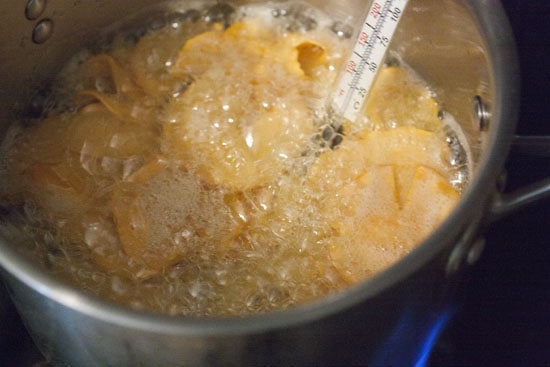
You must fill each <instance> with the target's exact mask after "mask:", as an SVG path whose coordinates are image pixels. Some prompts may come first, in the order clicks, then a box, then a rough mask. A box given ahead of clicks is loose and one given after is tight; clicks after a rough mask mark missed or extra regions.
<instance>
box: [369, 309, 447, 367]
mask: <svg viewBox="0 0 550 367" xmlns="http://www.w3.org/2000/svg"><path fill="white" fill-rule="evenodd" d="M454 313H455V309H454V307H450V306H447V307H445V308H443V309H442V310H441V311H439V312H434V313H431V314H430V315H426V314H423V315H416V314H414V313H413V312H412V311H409V312H405V313H404V314H403V315H402V316H401V317H400V319H399V321H398V322H397V323H396V324H395V327H394V328H393V330H392V331H391V332H390V334H389V335H388V337H387V338H386V340H385V341H384V343H382V345H381V346H380V348H379V350H378V352H377V354H376V356H375V358H374V359H372V360H371V363H369V365H372V366H414V367H426V366H427V365H428V362H429V358H430V354H431V352H432V350H433V347H434V345H435V344H436V342H437V340H438V337H439V335H440V334H441V332H442V331H443V329H444V328H445V326H446V325H447V324H448V322H449V320H450V319H451V317H452V316H453V315H454Z"/></svg>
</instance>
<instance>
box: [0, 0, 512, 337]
mask: <svg viewBox="0 0 550 367" xmlns="http://www.w3.org/2000/svg"><path fill="white" fill-rule="evenodd" d="M467 7H468V8H469V10H470V11H471V14H472V15H473V17H474V19H475V20H476V23H477V26H478V29H479V31H480V33H481V34H482V35H483V36H484V37H483V39H484V40H485V42H486V49H487V51H488V53H487V56H488V60H489V63H490V65H491V66H492V68H493V73H492V77H493V80H492V88H493V95H494V101H493V106H494V110H493V111H492V112H493V113H492V117H491V120H492V121H493V122H494V121H498V124H493V126H492V127H491V129H489V133H488V136H487V144H486V151H487V152H488V154H484V155H483V157H482V159H481V161H480V163H479V165H478V168H477V173H476V174H475V175H474V177H473V180H472V181H471V183H470V185H469V187H468V188H467V190H466V191H465V193H464V194H463V197H462V198H461V200H460V202H459V203H458V204H457V207H456V208H455V209H454V210H453V212H452V213H451V214H450V216H449V217H448V218H447V219H446V220H445V221H444V222H443V223H442V224H441V225H440V226H439V227H438V229H437V230H436V231H435V232H433V233H432V235H430V237H428V238H427V239H426V240H425V241H423V243H422V244H420V245H419V246H418V247H417V248H416V249H414V250H413V251H412V252H411V253H410V254H409V255H407V256H406V257H404V258H403V259H401V260H400V261H398V262H397V263H395V264H393V265H392V266H391V267H390V268H388V269H387V270H385V271H383V272H381V273H379V274H377V275H375V276H373V277H372V278H370V279H368V280H366V281H364V282H361V283H359V284H356V285H354V286H351V287H349V288H348V289H346V290H343V291H341V292H339V293H337V294H334V295H331V296H328V297H326V298H324V299H322V300H318V301H315V302H312V303H309V304H306V305H302V306H297V307H293V308H291V309H287V310H283V311H278V312H271V313H267V314H260V315H251V316H245V317H215V318H197V317H181V316H169V315H163V314H157V313H153V312H147V311H140V310H133V309H130V308H128V307H125V306H122V305H118V304H113V303H110V302H108V301H105V300H103V299H100V298H99V297H96V296H92V295H89V294H85V293H84V292H83V291H81V290H79V289H76V288H74V287H72V286H70V285H68V284H65V283H63V282H62V281H60V280H58V279H56V278H55V277H54V276H53V275H51V274H49V273H46V272H44V271H42V270H40V269H38V268H37V267H35V266H33V264H32V263H31V262H30V261H28V260H26V259H25V258H24V257H23V256H21V255H19V254H18V253H17V252H16V251H15V250H14V249H13V248H11V246H10V245H9V243H7V241H5V240H4V239H3V238H0V266H1V268H3V269H2V270H3V271H4V273H5V274H6V275H7V276H11V277H13V278H16V279H17V280H19V281H20V282H22V283H24V284H25V285H26V286H28V287H30V288H32V289H33V290H35V291H36V292H38V293H40V294H41V295H43V296H45V297H47V298H49V299H50V300H52V301H53V302H55V303H59V304H61V305H63V306H65V307H67V308H69V309H72V310H74V311H76V312H79V313H82V314H85V315H87V316H88V317H90V318H93V319H99V320H102V321H104V322H108V323H113V324H117V325H124V326H128V327H131V328H133V329H140V330H146V331H148V332H157V333H168V334H186V335H189V334H193V335H217V336H219V335H234V334H242V333H254V332H262V331H265V330H274V329H282V328H286V327H288V326H296V325H300V324H304V323H308V322H312V321H315V320H318V319H321V318H324V317H330V316H331V315H334V314H336V313H339V312H341V311H343V310H345V309H349V308H351V307H353V306H356V305H358V304H359V303H361V302H364V301H365V300H367V299H369V298H372V297H374V296H376V295H377V294H379V293H381V292H382V291H384V290H386V289H388V288H390V287H391V286H393V285H395V284H397V283H399V282H401V281H402V280H403V279H405V278H407V277H409V276H411V275H412V274H413V273H414V272H415V271H417V270H418V269H420V268H421V267H423V266H424V265H425V264H427V263H428V262H429V261H430V260H431V259H433V258H434V257H435V256H436V255H437V254H438V253H440V252H442V251H443V250H444V249H445V248H447V247H449V246H450V244H451V241H452V240H454V239H457V238H459V237H460V235H461V234H462V233H463V232H464V230H465V229H466V228H467V227H468V225H471V224H472V223H471V220H472V214H474V213H477V212H483V211H486V210H487V205H491V204H492V202H491V198H492V194H493V193H494V191H495V188H494V185H495V181H496V178H497V176H498V175H499V173H500V171H501V169H502V167H503V166H504V163H505V160H506V157H507V155H508V151H509V148H510V144H511V141H512V138H513V133H514V131H515V127H516V123H517V114H518V103H519V84H520V83H519V66H518V62H517V55H516V49H515V42H514V37H513V34H512V31H511V28H510V25H509V24H508V20H507V18H506V15H505V12H504V9H503V8H502V5H501V4H500V2H495V1H488V0H477V1H476V0H470V1H468V2H467Z"/></svg>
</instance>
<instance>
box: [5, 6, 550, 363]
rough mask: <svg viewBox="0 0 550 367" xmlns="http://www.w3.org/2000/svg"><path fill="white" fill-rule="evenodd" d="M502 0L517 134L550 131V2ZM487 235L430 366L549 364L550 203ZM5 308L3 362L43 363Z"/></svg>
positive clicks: (543, 171)
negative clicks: (516, 89)
mask: <svg viewBox="0 0 550 367" xmlns="http://www.w3.org/2000/svg"><path fill="white" fill-rule="evenodd" d="M502 3H503V4H504V6H505V8H506V11H507V13H508V15H509V19H510V23H511V24H512V28H513V29H514V33H515V35H516V43H517V47H518V51H519V57H520V66H521V74H522V94H521V107H520V120H519V126H518V130H517V132H518V134H522V135H548V136H550V97H549V96H550V1H548V0H503V1H502ZM547 150H548V149H547ZM507 173H508V184H507V190H513V189H515V188H518V187H522V186H524V185H525V184H526V183H529V182H535V181H536V180H537V179H540V178H544V177H549V176H550V157H549V156H546V157H527V156H523V155H521V154H518V152H513V153H512V155H511V157H510V159H509V161H508V164H507ZM486 238H487V246H486V249H485V251H484V253H483V255H482V258H481V260H480V261H479V263H478V264H477V265H476V266H475V268H474V269H473V274H472V277H473V279H472V281H470V282H468V284H467V286H466V287H465V289H463V290H462V292H463V297H462V298H461V303H460V307H459V309H458V312H457V313H456V315H455V317H454V318H453V319H452V320H451V322H450V324H449V325H448V326H447V328H446V329H445V330H444V332H443V333H442V335H441V336H440V338H439V340H438V342H437V344H436V346H435V348H434V351H433V355H432V357H431V359H430V362H429V365H430V366H497V365H498V366H550V200H546V201H544V202H540V203H537V204H535V205H533V206H531V207H529V208H525V209H523V210H521V211H520V212H518V213H516V214H514V215H512V216H509V217H507V218H505V219H503V220H500V221H499V222H497V223H494V224H493V225H492V226H491V227H490V228H489V231H488V232H487V235H486ZM0 306H1V307H0V366H33V365H35V366H38V365H41V363H40V361H41V357H40V355H39V354H38V352H36V350H34V348H32V343H31V341H30V339H29V337H28V335H27V334H26V332H25V331H24V329H23V327H22V326H21V323H20V320H19V319H18V317H17V315H16V314H15V311H14V310H13V306H12V305H11V303H10V302H9V301H8V300H7V298H5V294H4V293H3V290H1V289H0ZM2 314H4V316H7V317H3V315H2Z"/></svg>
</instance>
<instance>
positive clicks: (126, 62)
mask: <svg viewBox="0 0 550 367" xmlns="http://www.w3.org/2000/svg"><path fill="white" fill-rule="evenodd" d="M349 35H350V31H349V28H347V27H345V26H343V25H342V24H340V23H336V22H332V21H331V20H330V19H329V18H328V17H326V16H324V15H323V14H320V13H319V12H318V11H317V10H315V9H311V8H308V7H305V6H304V5H302V4H291V5H288V4H287V5H286V7H285V8H281V7H274V6H268V5H255V6H249V7H245V8H233V7H232V6H230V5H227V4H222V3H217V4H216V5H214V6H212V7H210V8H208V9H204V10H201V11H198V10H187V11H185V12H177V13H171V14H169V15H167V16H164V17H162V19H160V20H159V19H157V20H155V21H153V22H151V23H150V26H149V29H148V30H144V29H141V30H140V31H138V32H137V33H132V34H130V35H128V34H123V35H121V36H119V37H118V38H116V39H115V40H114V41H113V42H111V43H110V45H109V47H107V48H105V49H103V50H101V52H94V53H92V52H84V53H82V54H80V55H78V56H77V57H75V58H74V59H73V60H72V61H71V62H69V63H68V66H67V67H66V69H65V71H64V72H63V73H62V74H61V76H60V78H59V80H58V81H57V83H56V85H55V87H54V89H53V92H52V95H51V96H50V101H51V105H52V106H53V107H52V108H49V109H48V110H47V111H46V113H45V114H44V115H43V116H42V118H40V119H37V120H36V121H32V122H31V123H30V124H27V125H28V126H25V127H22V125H21V124H18V125H17V124H16V125H15V126H14V128H13V129H12V130H11V132H10V134H9V138H8V139H6V141H5V143H4V145H3V151H5V152H6V154H5V158H4V162H2V164H3V166H4V169H3V176H4V178H5V183H4V186H3V187H2V200H3V203H4V205H5V206H6V207H8V208H9V210H10V217H11V223H12V224H9V225H5V226H4V227H3V232H5V233H6V235H9V236H11V237H12V239H13V241H14V242H17V243H21V247H22V251H24V252H26V253H29V254H31V256H33V257H34V258H36V259H37V261H39V262H41V263H43V264H44V266H45V267H46V268H48V270H49V271H51V272H53V273H56V274H59V275H60V276H62V277H64V278H65V279H67V280H68V281H70V282H72V283H74V284H77V285H78V286H79V287H81V288H83V289H85V290H86V291H89V292H91V293H93V294H97V295H99V296H101V297H105V298H107V299H110V300H112V301H115V302H119V303H123V304H127V305H130V306H132V307H135V308H143V309H148V310H153V311H157V312H162V313H168V314H178V315H179V314H181V315H197V316H213V315H245V314H251V313H260V312H268V311H272V310H279V309H284V308H286V307H290V306H293V305H297V304H302V303H305V302H310V301H312V300H315V299H318V298H320V297H323V296H326V295H328V294H331V293H334V292H337V291H339V290H341V289H344V288H345V287H347V286H349V284H353V283H355V282H358V281H360V280H362V279H365V278H367V277H369V276H371V275H373V274H375V273H376V272H379V271H381V270H383V269H384V268H386V267H387V266H389V265H391V264H392V263H393V262H395V261H397V260H398V259H399V258H401V257H402V256H404V255H406V254H407V253H408V252H410V251H411V249H413V248H414V246H415V245H416V244H417V243H419V242H420V241H421V240H422V239H424V238H425V237H426V236H428V235H429V234H430V232H431V231H432V230H433V229H434V228H435V227H437V225H438V224H439V223H440V222H441V221H442V220H443V219H444V218H445V216H446V215H447V214H448V213H449V211H450V210H451V209H452V207H453V206H454V204H455V203H456V201H457V200H458V197H459V192H460V190H461V189H462V186H463V185H464V184H465V182H464V181H465V180H464V177H465V176H466V175H465V172H466V171H465V169H466V168H465V167H466V165H467V163H468V162H465V160H464V159H463V156H464V155H463V153H464V150H463V149H462V147H461V145H460V144H459V143H457V141H458V138H457V135H456V133H455V132H453V131H451V130H448V129H447V128H446V126H445V125H444V124H443V123H442V121H441V120H440V119H439V118H438V114H439V112H440V111H439V107H438V105H437V102H436V101H435V99H434V98H433V95H432V93H431V92H430V90H429V89H428V88H427V87H426V86H425V85H424V84H423V83H422V81H421V80H420V79H418V78H417V77H416V76H415V75H414V74H413V73H412V72H411V71H410V70H408V69H407V68H405V67H395V66H388V67H386V68H384V69H383V70H382V72H381V75H380V77H379V78H378V81H377V83H376V85H375V87H374V89H373V91H372V94H371V96H370V99H369V102H368V106H367V112H366V115H365V116H364V117H363V119H362V120H361V121H358V122H357V123H356V124H351V123H344V124H343V125H338V126H335V125H334V124H331V120H330V118H329V117H327V114H326V111H325V106H326V104H327V103H326V102H327V101H326V99H327V98H328V96H329V95H330V92H331V87H332V86H333V83H334V81H335V78H337V76H338V72H339V70H340V69H341V68H340V66H341V63H342V62H343V60H344V59H345V58H346V56H347V55H346V52H347V50H349V49H350V46H351V45H350V40H349V39H348V38H347V37H349ZM457 157H458V158H460V159H457ZM11 226H13V227H18V228H20V229H22V232H27V233H29V234H31V236H32V238H33V240H32V241H29V240H28V239H23V238H21V237H18V236H16V235H15V234H14V233H15V232H13V231H10V230H9V229H10V228H11ZM29 243H32V245H29Z"/></svg>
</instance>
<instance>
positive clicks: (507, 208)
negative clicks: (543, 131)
mask: <svg viewBox="0 0 550 367" xmlns="http://www.w3.org/2000/svg"><path fill="white" fill-rule="evenodd" d="M512 151H514V152H516V153H517V154H520V155H527V156H535V157H542V158H549V159H550V136H518V135H516V136H515V138H514V142H513V144H512ZM548 198H550V177H547V178H545V179H543V180H541V181H539V182H535V183H532V184H530V185H527V186H525V187H522V188H519V189H517V190H515V191H512V192H509V193H501V192H497V194H496V196H495V198H494V202H493V205H492V207H491V210H490V215H489V220H490V221H492V222H494V221H496V220H499V219H500V218H502V217H504V216H506V215H509V214H511V213H513V212H515V211H517V210H519V209H522V208H524V207H526V206H527V205H530V204H532V203H534V202H537V201H540V200H544V199H548Z"/></svg>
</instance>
